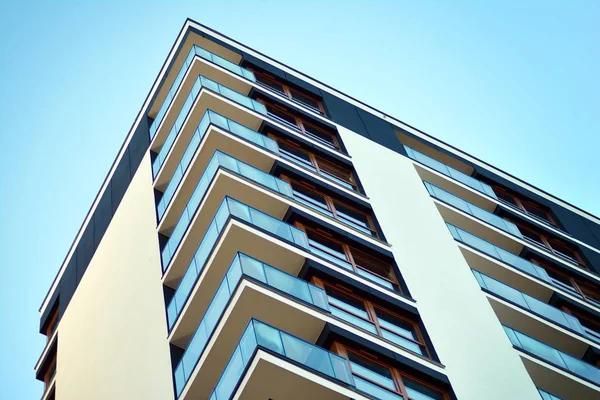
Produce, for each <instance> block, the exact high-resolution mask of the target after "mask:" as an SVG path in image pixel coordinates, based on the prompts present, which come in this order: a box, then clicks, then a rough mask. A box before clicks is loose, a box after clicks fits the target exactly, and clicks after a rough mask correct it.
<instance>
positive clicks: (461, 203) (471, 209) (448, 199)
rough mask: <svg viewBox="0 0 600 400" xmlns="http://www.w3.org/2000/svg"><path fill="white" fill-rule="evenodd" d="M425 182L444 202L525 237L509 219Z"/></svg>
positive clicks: (434, 195)
mask: <svg viewBox="0 0 600 400" xmlns="http://www.w3.org/2000/svg"><path fill="white" fill-rule="evenodd" d="M423 183H424V184H425V187H426V188H427V191H428V192H429V194H430V195H431V196H432V197H434V198H436V199H438V200H441V201H443V202H444V203H447V204H449V205H451V206H453V207H455V208H458V209H459V210H461V211H464V212H465V213H467V214H469V215H472V216H473V217H475V218H477V219H479V220H482V221H484V222H487V223H488V224H491V225H493V226H495V227H496V228H499V229H502V230H503V231H505V232H507V233H510V234H511V235H513V236H516V237H518V238H521V239H522V238H523V235H522V234H521V231H519V228H517V226H516V225H515V224H513V223H512V222H510V221H507V220H505V219H503V218H501V217H499V216H497V215H495V214H492V213H491V212H489V211H487V210H484V209H483V208H480V207H477V206H476V205H474V204H471V203H469V202H468V201H465V200H463V199H461V198H460V197H458V196H456V195H453V194H452V193H449V192H447V191H445V190H443V189H440V188H439V187H437V186H435V185H432V184H431V183H429V182H426V181H423Z"/></svg>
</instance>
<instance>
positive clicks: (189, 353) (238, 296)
mask: <svg viewBox="0 0 600 400" xmlns="http://www.w3.org/2000/svg"><path fill="white" fill-rule="evenodd" d="M283 265H284V266H286V264H283ZM222 267H223V266H222V265H221V263H217V262H212V263H211V264H210V266H207V267H206V268H205V270H204V273H203V276H202V277H201V278H200V280H199V281H198V282H197V284H196V288H195V290H194V293H192V297H191V298H190V299H189V302H188V303H187V304H186V305H185V307H184V309H183V310H182V313H181V315H180V316H179V318H177V316H176V315H174V312H176V310H173V308H172V307H171V305H172V304H173V303H171V304H170V306H169V307H170V309H169V312H168V314H169V320H170V321H173V318H176V319H175V321H176V323H175V326H174V328H173V330H172V332H171V335H170V337H169V339H170V341H171V343H174V344H176V345H178V346H180V347H182V348H186V351H185V352H184V354H183V357H182V359H181V361H180V362H179V363H178V365H177V366H176V368H175V371H174V375H175V382H176V388H177V393H180V392H181V391H182V390H183V388H184V387H186V384H187V382H188V381H190V380H191V379H193V376H194V374H193V371H194V370H196V369H197V365H198V364H200V363H201V360H202V359H203V358H206V361H205V362H206V363H207V364H205V365H210V366H211V370H214V369H220V368H221V365H220V364H216V365H215V363H216V362H224V360H223V359H219V361H216V360H214V359H213V358H212V357H213V356H211V355H210V354H208V353H207V352H208V351H209V348H210V343H212V342H213V341H215V342H216V343H219V344H220V345H221V346H226V347H227V348H230V347H231V346H232V341H231V340H230V339H231V338H232V336H231V335H233V337H235V336H236V335H238V334H240V332H241V330H242V329H243V327H244V326H245V324H246V323H247V322H248V320H249V319H251V318H259V319H261V320H263V321H265V322H268V323H269V324H272V325H275V326H277V327H287V328H285V329H293V330H294V331H293V332H296V333H295V334H297V335H300V334H301V335H302V336H301V337H302V338H304V339H305V340H308V341H310V342H314V341H315V340H316V339H317V338H318V337H319V336H320V335H321V332H322V330H323V328H324V326H325V324H332V325H335V326H339V327H340V328H342V329H343V330H344V331H348V332H349V333H351V334H354V335H358V336H360V337H365V338H370V340H371V341H373V342H375V344H377V345H379V346H382V347H383V348H385V349H386V350H387V351H392V352H394V353H397V354H399V355H401V356H403V357H404V358H405V359H409V360H411V361H413V362H418V363H419V364H421V365H423V366H425V367H426V368H430V369H432V370H435V371H436V372H442V371H443V369H442V367H441V366H440V365H439V364H437V363H435V362H433V361H431V360H429V359H426V358H424V357H421V356H420V355H418V354H417V353H414V352H412V351H411V350H409V348H407V347H403V346H400V345H398V344H397V343H396V342H388V341H386V340H385V339H383V338H382V337H379V336H376V335H372V334H369V333H366V332H364V331H363V330H362V327H361V326H357V325H354V324H353V322H352V320H347V319H346V318H340V317H336V316H334V315H333V314H331V309H330V306H329V301H328V297H327V295H326V293H325V291H324V290H322V289H321V288H319V287H317V286H313V285H311V284H309V283H307V282H305V281H303V280H301V279H299V278H297V277H295V276H294V275H291V274H289V273H287V272H285V270H282V269H279V268H275V267H272V266H271V265H268V264H265V263H263V262H261V261H258V260H257V259H255V258H253V257H250V256H248V255H246V254H242V253H236V254H235V256H234V258H233V262H232V263H231V264H230V266H229V268H228V269H227V270H226V271H223V270H222V269H223V268H222ZM207 270H208V271H207ZM211 270H212V271H211ZM208 274H213V275H214V274H216V275H218V276H222V277H223V278H222V280H221V283H220V284H216V285H213V284H212V283H211V282H209V281H210V279H205V277H206V276H208ZM215 287H217V288H216V290H215ZM206 293H209V294H213V296H212V300H211V301H210V304H209V305H208V307H206V306H205V305H204V307H203V305H202V304H201V301H199V299H200V297H202V298H205V297H207V296H205V294H206ZM197 296H200V297H197ZM204 300H206V299H204ZM307 306H308V307H309V308H307ZM204 309H205V311H204V316H203V317H202V318H201V320H200V321H199V323H198V316H199V315H202V310H204ZM310 310H312V311H310ZM171 323H172V322H171ZM192 326H194V327H195V326H197V328H195V331H193V335H192V334H191V333H190V334H186V332H187V330H189V329H190V328H191V327H192ZM190 336H191V339H190ZM222 336H223V337H222ZM213 372H214V371H212V372H211V371H204V372H201V375H202V377H201V378H199V379H200V381H201V382H206V379H211V378H208V376H212V375H210V374H212V373H213ZM188 386H189V385H188ZM203 389H205V388H198V389H196V390H203ZM195 395H197V396H201V397H204V396H205V394H204V393H200V392H195Z"/></svg>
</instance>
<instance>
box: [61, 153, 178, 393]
mask: <svg viewBox="0 0 600 400" xmlns="http://www.w3.org/2000/svg"><path fill="white" fill-rule="evenodd" d="M155 228H156V221H155V210H154V196H153V189H152V180H151V168H150V158H149V154H148V155H147V156H146V157H145V158H144V160H143V161H142V163H141V165H140V166H139V168H138V171H137V173H136V175H135V176H134V178H133V181H132V182H131V184H130V186H129V188H128V190H127V192H126V193H125V196H124V197H123V200H122V201H121V204H120V206H119V208H118V209H117V212H116V214H115V216H114V217H113V219H112V222H111V223H110V226H109V227H108V230H107V231H106V233H105V234H104V237H103V239H102V242H101V243H100V246H99V247H98V249H97V250H96V253H95V255H94V257H93V258H92V261H91V262H90V264H89V266H88V268H87V271H86V273H85V274H84V276H83V278H82V279H81V282H80V284H79V287H78V288H77V290H76V291H75V294H74V295H73V298H72V300H71V302H70V303H69V307H67V310H66V311H65V314H64V316H63V317H62V319H61V321H60V324H59V327H58V359H57V376H56V384H57V386H56V398H57V399H58V400H82V399H86V400H93V399H102V400H106V399H111V400H116V399H127V400H131V399H157V400H159V399H160V400H165V399H172V398H173V397H174V396H173V383H172V378H171V361H170V356H169V346H168V342H167V340H166V338H167V322H166V317H165V305H164V301H163V295H162V284H161V267H160V257H159V252H158V236H157V234H156V230H155Z"/></svg>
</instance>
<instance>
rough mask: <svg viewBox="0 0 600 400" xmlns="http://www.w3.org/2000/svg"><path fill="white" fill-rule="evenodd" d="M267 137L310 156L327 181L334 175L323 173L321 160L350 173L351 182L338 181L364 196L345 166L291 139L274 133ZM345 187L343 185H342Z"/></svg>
mask: <svg viewBox="0 0 600 400" xmlns="http://www.w3.org/2000/svg"><path fill="white" fill-rule="evenodd" d="M267 137H269V138H270V139H273V140H275V141H276V142H277V145H279V144H283V145H285V146H287V147H292V148H294V150H296V151H298V152H301V153H304V154H305V155H307V156H308V158H309V160H310V164H311V166H312V167H313V168H314V169H315V171H316V173H317V174H318V175H320V176H323V177H324V178H325V179H327V180H329V181H330V180H331V179H329V178H327V175H332V174H331V173H330V172H327V170H324V171H325V173H323V172H321V170H323V167H322V166H321V165H320V164H319V160H321V163H329V164H333V165H335V166H336V167H337V168H339V169H342V170H345V171H347V172H348V176H349V180H345V179H342V178H340V177H337V176H336V177H337V179H339V180H341V181H344V182H346V183H347V184H348V185H350V186H351V187H352V189H351V190H352V191H354V192H356V193H359V194H362V192H361V191H360V188H359V187H358V182H357V180H356V175H355V174H354V171H352V170H351V169H348V168H346V167H345V166H339V165H337V164H335V163H333V162H331V161H328V160H325V159H323V158H322V157H320V156H317V155H315V154H314V153H312V152H310V151H308V150H306V149H304V148H303V147H302V146H300V145H299V144H298V143H296V142H294V141H292V140H289V139H283V138H281V137H279V136H276V135H273V134H272V133H269V134H267ZM342 186H343V185H342Z"/></svg>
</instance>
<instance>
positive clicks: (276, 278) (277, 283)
mask: <svg viewBox="0 0 600 400" xmlns="http://www.w3.org/2000/svg"><path fill="white" fill-rule="evenodd" d="M265 273H266V276H267V283H268V284H269V285H271V286H273V287H275V288H276V289H278V290H280V291H282V292H283V293H288V294H290V295H291V296H294V297H297V298H298V299H300V300H303V301H305V302H307V303H309V304H310V303H312V302H311V297H310V292H309V291H308V286H307V284H306V282H304V281H302V280H300V279H298V278H296V277H295V276H291V275H289V274H286V273H285V272H283V271H281V270H279V269H277V268H270V267H268V268H265Z"/></svg>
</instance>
